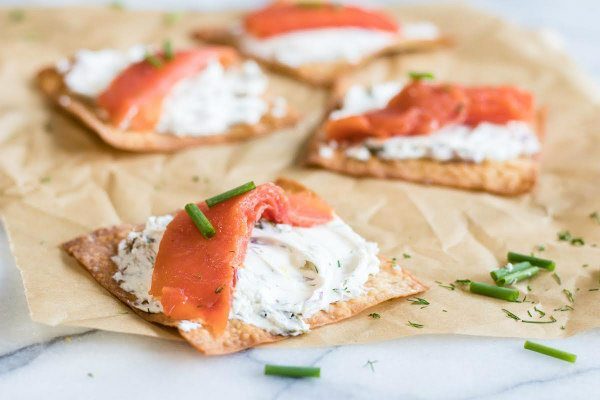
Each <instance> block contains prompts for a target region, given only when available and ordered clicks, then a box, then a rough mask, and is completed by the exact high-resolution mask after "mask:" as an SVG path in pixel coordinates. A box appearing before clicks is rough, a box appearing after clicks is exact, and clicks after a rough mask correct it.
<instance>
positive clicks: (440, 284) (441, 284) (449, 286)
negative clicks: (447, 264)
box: [435, 281, 456, 290]
mask: <svg viewBox="0 0 600 400" xmlns="http://www.w3.org/2000/svg"><path fill="white" fill-rule="evenodd" d="M435 283H437V284H438V286H439V287H443V288H444V289H448V290H454V289H456V286H454V285H453V284H452V283H450V284H449V285H444V284H443V283H442V282H440V281H435Z"/></svg>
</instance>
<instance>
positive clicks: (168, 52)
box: [163, 40, 175, 61]
mask: <svg viewBox="0 0 600 400" xmlns="http://www.w3.org/2000/svg"><path fill="white" fill-rule="evenodd" d="M163 52H164V55H165V60H167V61H171V60H172V59H173V57H175V53H174V52H173V45H172V44H171V41H170V40H165V41H164V42H163Z"/></svg>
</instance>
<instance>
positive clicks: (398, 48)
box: [192, 27, 452, 87]
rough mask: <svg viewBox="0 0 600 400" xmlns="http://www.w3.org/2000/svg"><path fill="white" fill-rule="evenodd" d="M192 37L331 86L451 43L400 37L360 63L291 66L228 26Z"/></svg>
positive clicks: (304, 78) (309, 80)
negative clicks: (382, 61) (253, 47)
mask: <svg viewBox="0 0 600 400" xmlns="http://www.w3.org/2000/svg"><path fill="white" fill-rule="evenodd" d="M192 37H194V38H195V39H197V40H200V41H202V42H206V43H214V44H226V45H228V46H234V47H235V48H237V49H238V51H239V52H240V53H242V54H243V55H244V56H246V57H249V58H253V59H254V60H256V61H257V62H259V63H260V64H262V65H264V66H265V67H267V68H269V69H271V70H273V71H275V72H278V73H281V74H285V75H289V76H291V77H293V78H295V79H297V80H300V81H303V82H305V83H308V84H310V85H314V86H319V87H331V86H333V85H334V83H335V82H336V80H337V79H338V78H339V77H340V76H343V75H345V74H347V73H349V72H351V71H354V70H357V69H360V68H361V67H362V66H364V65H365V64H368V63H369V62H370V61H372V60H375V59H377V58H380V57H385V56H390V55H394V54H401V53H413V52H419V51H428V50H434V49H436V48H440V47H444V46H448V45H450V44H452V41H451V40H450V39H449V38H448V37H443V36H442V37H439V38H437V39H430V40H406V39H399V40H398V41H396V42H395V43H392V44H390V45H389V46H387V47H384V48H383V49H381V50H379V51H377V52H375V53H372V54H369V55H367V56H365V57H363V58H362V59H361V60H360V61H359V62H358V63H349V62H347V61H336V62H318V63H309V64H304V65H301V66H299V67H291V66H289V65H286V64H283V63H280V62H278V61H276V60H270V59H265V58H262V57H259V56H256V55H254V54H252V53H248V52H245V51H244V49H243V48H242V47H241V46H240V44H239V42H238V40H237V38H236V36H235V35H234V34H232V33H231V31H230V30H229V29H228V28H226V27H207V28H201V29H198V30H196V31H194V32H193V33H192Z"/></svg>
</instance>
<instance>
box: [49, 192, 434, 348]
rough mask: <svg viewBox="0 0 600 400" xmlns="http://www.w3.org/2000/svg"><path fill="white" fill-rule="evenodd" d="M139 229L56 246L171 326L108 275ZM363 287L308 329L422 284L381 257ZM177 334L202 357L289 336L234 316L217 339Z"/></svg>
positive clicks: (102, 232) (150, 317)
mask: <svg viewBox="0 0 600 400" xmlns="http://www.w3.org/2000/svg"><path fill="white" fill-rule="evenodd" d="M280 182H281V183H282V184H283V185H288V186H289V185H291V187H292V188H293V189H294V190H297V189H298V188H300V187H303V186H301V184H299V183H296V182H294V181H291V180H281V181H280ZM305 190H308V189H305ZM139 229H142V226H141V225H127V224H124V225H118V226H113V227H110V228H102V229H98V230H95V231H93V232H91V233H88V234H85V235H82V236H79V237H77V238H75V239H72V240H70V241H68V242H66V243H64V244H62V246H61V247H62V248H63V250H65V251H66V252H67V253H68V254H69V255H71V256H72V257H74V258H75V259H76V260H77V261H78V262H79V263H80V264H81V266H82V267H83V268H85V269H86V270H87V271H88V272H89V273H90V274H91V275H92V277H93V278H94V279H95V280H96V281H97V282H98V283H99V284H100V285H101V286H102V287H104V288H105V289H106V290H108V291H109V292H110V293H111V294H112V295H113V296H115V297H116V298H117V299H119V300H121V301H122V302H123V303H125V304H126V305H128V306H129V307H130V308H131V309H132V310H133V311H134V312H135V313H136V314H138V315H139V316H141V317H142V318H144V319H145V320H147V321H149V322H155V323H159V324H162V325H166V326H171V327H173V326H177V324H178V321H176V320H173V319H171V318H169V317H167V316H165V315H164V314H162V313H147V312H144V311H142V310H140V309H138V308H136V307H134V305H133V304H134V301H135V296H134V295H133V294H131V293H128V292H126V291H124V290H123V289H121V287H120V286H119V284H118V283H117V282H116V281H115V280H114V279H113V278H112V277H113V275H114V274H115V272H117V267H116V265H115V264H114V263H113V261H112V259H111V257H112V256H114V255H116V254H117V249H118V245H119V242H120V241H121V240H123V239H124V238H126V237H127V234H128V233H129V232H131V231H132V230H139ZM365 286H366V288H367V293H366V294H365V295H363V296H361V297H358V298H355V299H352V300H350V301H342V302H337V303H334V304H332V305H331V306H330V308H329V310H327V311H320V312H319V313H317V314H315V315H314V316H312V317H311V318H310V319H309V320H308V321H307V322H308V323H309V324H310V325H311V328H316V327H319V326H323V325H327V324H330V323H335V322H338V321H340V320H343V319H346V318H349V317H351V316H353V315H355V314H358V313H360V312H361V311H363V310H364V309H366V308H369V307H372V306H375V305H376V304H379V303H381V302H384V301H386V300H390V299H393V298H398V297H406V296H411V295H414V294H417V293H420V292H422V291H425V290H427V287H426V286H425V285H423V284H422V283H420V282H419V281H418V280H417V279H415V278H414V277H413V276H412V275H411V274H410V273H409V272H408V271H406V270H403V269H395V268H393V267H392V265H391V263H389V262H387V261H383V262H382V267H381V270H380V272H379V273H378V274H377V275H374V276H372V277H371V278H370V279H369V280H368V281H367V283H366V285H365ZM179 333H180V334H181V336H183V338H185V339H186V340H187V341H188V342H189V343H190V344H191V345H192V346H193V347H195V348H196V349H197V350H199V351H200V352H202V353H204V354H207V355H219V354H228V353H234V352H237V351H240V350H243V349H246V348H249V347H253V346H257V345H259V344H263V343H270V342H275V341H279V340H284V339H287V338H289V336H281V335H273V334H271V333H269V332H267V331H265V330H263V329H260V328H258V327H256V326H253V325H249V324H246V323H243V322H241V321H239V320H230V321H229V324H228V326H227V328H226V330H225V332H224V333H223V335H221V336H220V337H218V338H213V337H212V336H211V334H210V332H209V331H208V330H207V329H205V328H202V327H200V328H198V329H193V330H190V331H189V332H186V331H184V330H181V329H180V330H179Z"/></svg>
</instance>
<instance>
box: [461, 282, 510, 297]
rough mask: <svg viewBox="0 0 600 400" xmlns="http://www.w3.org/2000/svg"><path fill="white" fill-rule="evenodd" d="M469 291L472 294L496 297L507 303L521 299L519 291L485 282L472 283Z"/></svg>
mask: <svg viewBox="0 0 600 400" xmlns="http://www.w3.org/2000/svg"><path fill="white" fill-rule="evenodd" d="M469 291H470V292H471V293H475V294H480V295H483V296H488V297H495V298H497V299H502V300H506V301H517V300H518V298H519V291H518V290H517V289H511V288H505V287H498V286H494V285H489V284H487V283H483V282H471V284H470V285H469Z"/></svg>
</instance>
